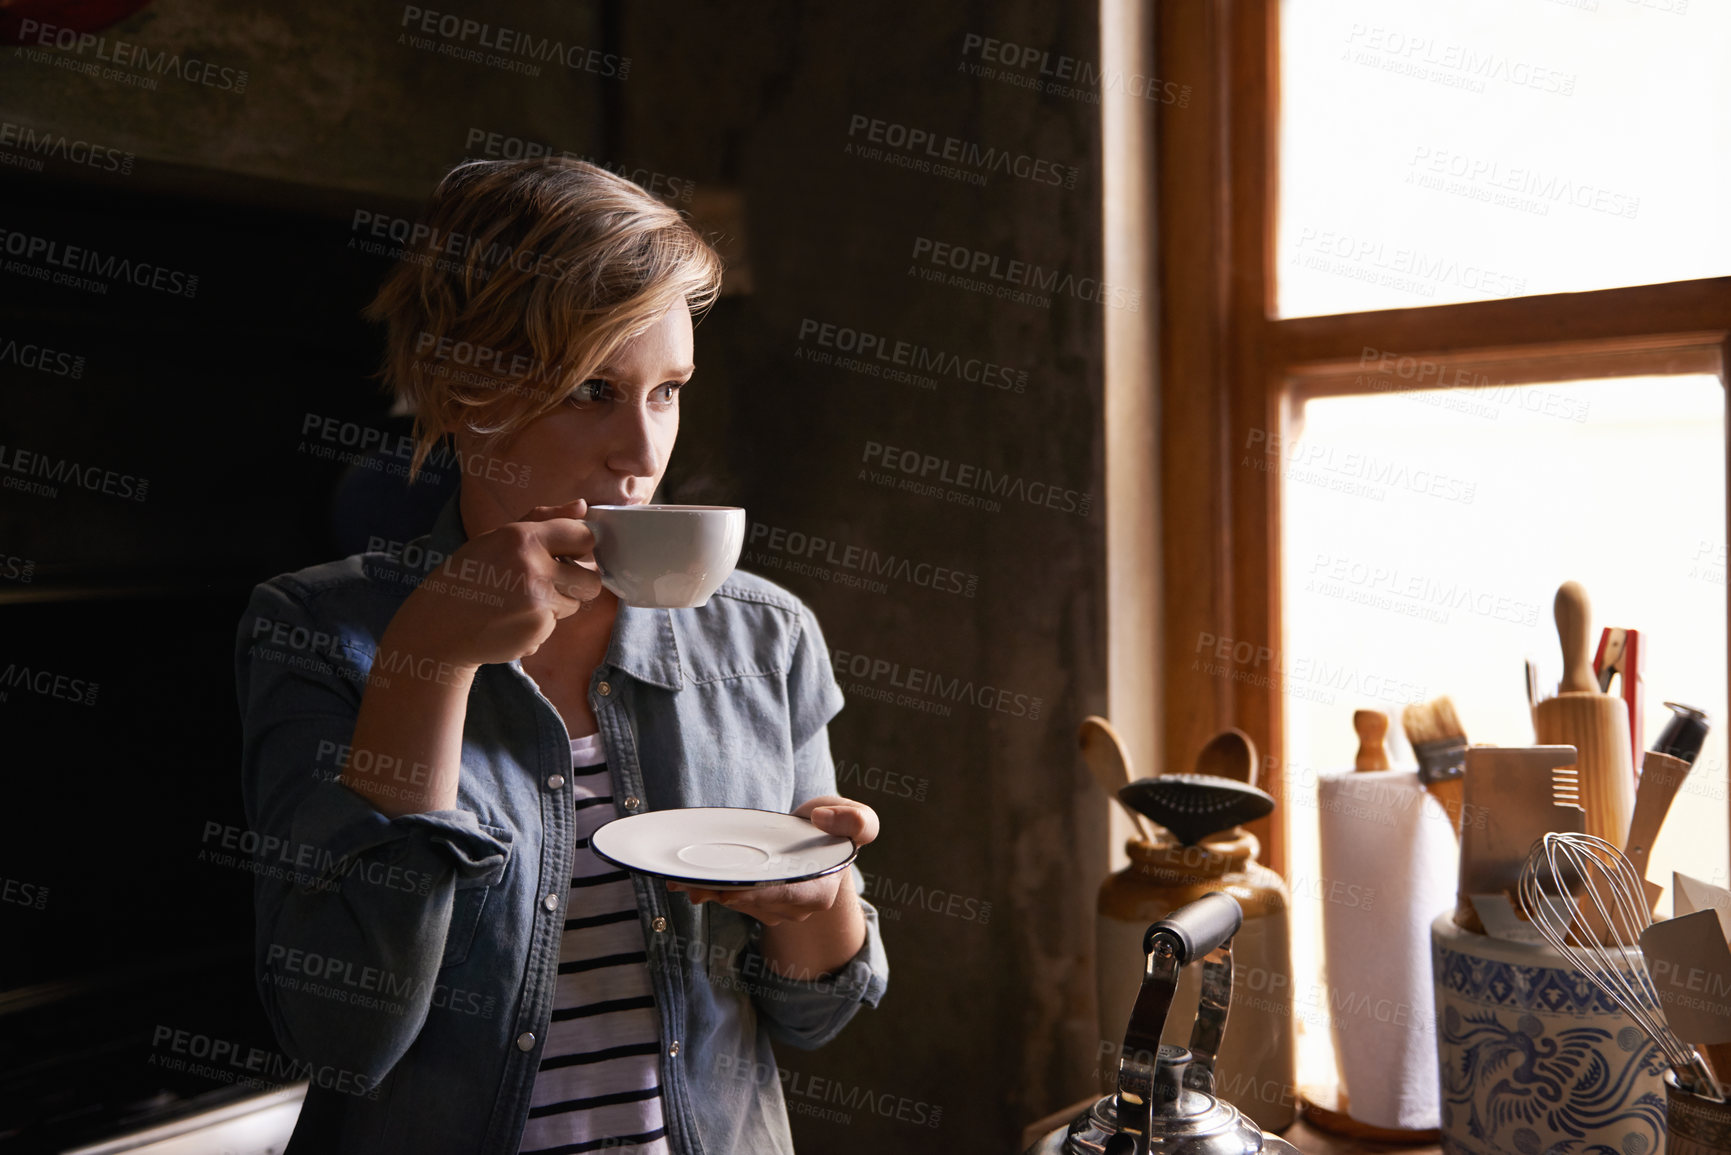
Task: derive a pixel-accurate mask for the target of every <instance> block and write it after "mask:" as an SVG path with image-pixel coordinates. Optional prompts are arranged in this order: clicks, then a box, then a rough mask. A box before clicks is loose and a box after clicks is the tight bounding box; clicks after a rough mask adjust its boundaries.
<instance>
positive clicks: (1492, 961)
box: [1431, 911, 1667, 1155]
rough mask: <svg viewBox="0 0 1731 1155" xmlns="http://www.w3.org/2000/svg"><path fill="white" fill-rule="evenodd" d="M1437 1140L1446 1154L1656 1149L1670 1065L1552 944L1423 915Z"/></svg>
mask: <svg viewBox="0 0 1731 1155" xmlns="http://www.w3.org/2000/svg"><path fill="white" fill-rule="evenodd" d="M1431 966H1432V978H1433V981H1434V983H1435V987H1436V1030H1437V1057H1438V1060H1439V1064H1440V1074H1441V1081H1442V1146H1443V1150H1444V1151H1446V1152H1452V1153H1455V1155H1661V1153H1662V1152H1663V1151H1664V1149H1665V1089H1664V1085H1663V1083H1662V1082H1661V1080H1662V1078H1663V1076H1664V1073H1665V1071H1666V1070H1667V1067H1666V1065H1665V1062H1664V1060H1663V1058H1662V1057H1661V1056H1660V1053H1659V1048H1658V1047H1657V1046H1655V1045H1654V1044H1653V1041H1652V1040H1651V1039H1649V1038H1648V1037H1647V1036H1646V1034H1645V1033H1643V1032H1642V1030H1641V1029H1640V1028H1639V1027H1637V1026H1636V1025H1635V1023H1634V1021H1633V1020H1631V1019H1630V1018H1629V1016H1627V1015H1625V1014H1624V1013H1623V1012H1622V1011H1620V1010H1618V1009H1617V1006H1616V1004H1614V1003H1612V1002H1611V1000H1610V999H1609V998H1607V997H1606V996H1605V994H1604V992H1602V991H1600V990H1599V988H1598V987H1597V986H1596V985H1594V984H1593V982H1592V981H1591V980H1589V979H1588V978H1587V976H1586V975H1584V974H1582V973H1581V972H1580V971H1577V970H1574V969H1573V968H1571V967H1570V966H1569V965H1568V964H1567V962H1565V960H1564V959H1563V957H1562V956H1561V955H1560V954H1558V953H1557V951H1556V950H1555V949H1553V948H1552V947H1551V946H1550V945H1548V944H1544V943H1539V944H1532V945H1529V944H1527V943H1518V942H1509V941H1508V940H1506V939H1498V938H1490V937H1488V936H1486V935H1482V934H1472V933H1470V932H1468V931H1464V930H1462V929H1460V928H1459V927H1457V926H1456V925H1455V924H1454V917H1453V912H1452V911H1451V912H1448V913H1445V914H1443V915H1441V916H1439V917H1438V918H1437V920H1436V921H1435V922H1433V923H1432V924H1431Z"/></svg>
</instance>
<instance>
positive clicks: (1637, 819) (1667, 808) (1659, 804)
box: [1623, 750, 1689, 914]
mask: <svg viewBox="0 0 1731 1155" xmlns="http://www.w3.org/2000/svg"><path fill="white" fill-rule="evenodd" d="M1688 776H1689V763H1687V762H1685V761H1683V759H1681V758H1673V757H1671V755H1669V754H1661V753H1660V752H1659V751H1657V750H1649V751H1647V753H1646V756H1645V757H1643V758H1642V759H1641V784H1640V785H1639V786H1637V787H1636V788H1635V815H1634V817H1633V818H1631V819H1629V838H1628V841H1627V842H1625V843H1624V844H1623V854H1624V856H1625V857H1627V858H1628V860H1629V865H1630V866H1632V867H1634V868H1635V877H1637V878H1639V879H1640V880H1641V886H1642V888H1643V889H1645V890H1646V892H1647V912H1648V913H1649V914H1651V913H1652V911H1653V905H1654V904H1655V903H1657V902H1658V901H1659V896H1660V895H1661V894H1663V893H1664V892H1665V888H1664V887H1662V886H1660V885H1658V884H1657V883H1653V882H1648V881H1647V859H1648V858H1649V857H1650V856H1651V855H1652V853H1653V843H1654V842H1656V841H1658V839H1659V830H1660V828H1661V827H1663V826H1664V825H1665V815H1667V814H1669V813H1670V812H1671V802H1672V800H1673V799H1675V798H1676V797H1677V791H1678V790H1680V789H1682V787H1683V779H1685V778H1687V777H1688Z"/></svg>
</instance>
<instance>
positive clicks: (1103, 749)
mask: <svg viewBox="0 0 1731 1155" xmlns="http://www.w3.org/2000/svg"><path fill="white" fill-rule="evenodd" d="M1076 742H1077V744H1078V745H1079V746H1081V748H1082V760H1083V761H1084V762H1086V763H1088V770H1089V772H1090V773H1092V774H1093V775H1094V781H1095V782H1097V783H1098V784H1099V786H1100V789H1102V790H1104V791H1105V792H1106V797H1108V798H1110V799H1112V801H1114V802H1116V803H1117V804H1118V805H1120V806H1122V807H1123V808H1124V813H1126V814H1128V815H1129V816H1130V822H1131V824H1132V825H1133V826H1135V828H1136V836H1137V837H1138V838H1140V839H1141V840H1142V841H1144V842H1152V841H1154V836H1153V834H1152V833H1150V832H1149V830H1148V824H1147V823H1146V822H1144V821H1142V816H1141V815H1140V814H1138V813H1137V812H1136V811H1135V810H1132V809H1131V808H1130V805H1129V804H1128V803H1127V802H1125V801H1124V800H1123V799H1122V798H1120V797H1119V796H1118V791H1119V790H1120V789H1122V788H1123V787H1125V786H1127V785H1129V783H1130V779H1131V777H1132V775H1131V773H1130V751H1129V750H1127V749H1125V748H1124V740H1123V739H1122V738H1120V737H1118V731H1116V730H1114V729H1112V723H1110V722H1108V721H1106V719H1104V718H1102V717H1100V715H1098V714H1090V715H1088V716H1087V717H1086V718H1083V719H1082V726H1081V728H1080V729H1079V730H1077V731H1076Z"/></svg>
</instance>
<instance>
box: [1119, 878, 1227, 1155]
mask: <svg viewBox="0 0 1731 1155" xmlns="http://www.w3.org/2000/svg"><path fill="white" fill-rule="evenodd" d="M1243 924H1244V910H1243V908H1242V907H1240V906H1239V905H1238V900H1237V899H1235V898H1233V897H1232V896H1231V895H1230V894H1223V893H1219V892H1216V893H1214V894H1207V895H1204V896H1202V897H1201V898H1199V899H1197V900H1196V901H1195V902H1192V903H1190V904H1188V905H1186V906H1183V907H1180V908H1179V909H1178V910H1175V911H1173V912H1172V913H1171V914H1170V915H1168V916H1167V917H1165V918H1163V919H1161V920H1160V921H1159V922H1157V923H1155V924H1154V925H1153V926H1150V927H1149V928H1148V932H1147V933H1146V934H1144V935H1143V936H1142V950H1143V953H1144V954H1145V955H1146V956H1147V963H1146V966H1145V968H1144V970H1143V973H1142V987H1141V990H1139V991H1138V992H1137V994H1136V1004H1135V1006H1134V1007H1133V1008H1131V1011H1130V1025H1129V1026H1128V1027H1127V1028H1126V1029H1125V1031H1124V1049H1123V1050H1122V1051H1121V1052H1120V1054H1119V1059H1118V1096H1117V1098H1118V1128H1119V1132H1120V1134H1124V1133H1128V1134H1130V1135H1132V1136H1134V1137H1135V1143H1136V1147H1135V1150H1136V1151H1137V1153H1138V1155H1141V1153H1142V1152H1146V1151H1147V1150H1148V1136H1149V1135H1151V1134H1152V1133H1153V1123H1154V1099H1155V1071H1156V1069H1157V1067H1158V1063H1159V1052H1160V1036H1161V1035H1162V1034H1163V1033H1164V1032H1165V1030H1166V1015H1167V1012H1169V1011H1170V1010H1171V1009H1172V995H1173V993H1174V992H1175V991H1176V990H1177V989H1178V972H1179V971H1180V970H1182V969H1183V968H1184V966H1185V964H1186V963H1189V962H1191V961H1192V960H1194V959H1199V958H1200V959H1203V960H1204V962H1203V967H1202V999H1201V1002H1200V1004H1199V1005H1198V1007H1197V1013H1196V1025H1195V1026H1194V1027H1193V1028H1192V1029H1191V1032H1190V1050H1191V1054H1192V1061H1191V1062H1190V1063H1189V1066H1188V1068H1187V1069H1186V1071H1185V1072H1184V1085H1185V1086H1187V1087H1190V1088H1192V1089H1194V1090H1199V1091H1205V1092H1209V1093H1212V1092H1213V1090H1214V1056H1215V1054H1216V1052H1218V1051H1219V1049H1220V1039H1221V1036H1222V1034H1223V1033H1224V1032H1225V1029H1226V1006H1227V1003H1228V1002H1229V1001H1230V998H1231V995H1232V936H1233V935H1235V934H1237V933H1238V928H1239V927H1240V926H1242V925H1243Z"/></svg>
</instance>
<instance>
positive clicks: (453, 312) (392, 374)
mask: <svg viewBox="0 0 1731 1155" xmlns="http://www.w3.org/2000/svg"><path fill="white" fill-rule="evenodd" d="M411 238H412V240H411V244H410V245H409V246H407V247H406V249H405V252H404V254H403V256H402V259H401V260H400V261H399V262H398V263H397V265H396V267H395V268H393V269H392V270H391V272H390V274H389V275H388V276H387V277H386V278H385V282H384V284H383V285H382V286H380V288H379V292H378V295H377V296H375V297H374V298H373V301H372V303H371V304H370V305H368V306H367V310H366V315H367V317H368V318H369V319H370V320H373V321H381V322H383V323H384V324H385V326H386V338H385V341H386V352H385V364H384V370H383V374H382V375H383V377H384V379H385V383H386V386H387V387H388V388H389V389H390V390H391V392H392V393H394V394H395V395H396V397H397V400H398V402H399V403H400V405H401V406H402V407H404V408H407V409H408V410H409V411H410V412H412V413H413V414H414V417H415V430H414V436H415V454H414V458H413V460H412V462H411V463H410V476H411V477H413V476H415V475H416V474H417V473H418V472H419V471H420V468H421V466H422V464H423V463H424V462H425V461H426V459H427V456H428V454H429V453H431V452H432V450H433V448H434V447H435V446H436V445H437V444H438V443H439V440H440V439H441V438H442V437H444V436H445V435H446V434H447V433H452V432H455V431H456V430H458V429H466V430H468V431H469V432H471V433H475V434H478V435H480V436H482V437H483V438H485V439H487V440H488V441H492V440H495V439H498V438H504V437H509V436H510V435H512V434H514V433H516V432H518V431H519V430H521V429H522V428H523V427H524V426H526V425H528V424H529V423H530V422H532V421H534V420H536V419H537V418H540V417H542V416H545V415H546V414H548V413H551V412H553V411H554V410H556V409H558V407H559V406H560V405H562V404H563V403H564V401H565V399H566V397H568V396H569V395H570V393H571V391H572V390H574V389H576V388H577V387H578V386H579V385H581V384H582V383H583V382H584V381H586V380H588V379H589V378H591V377H593V376H594V374H595V371H596V369H598V368H600V367H601V366H603V365H605V364H606V363H607V361H608V360H609V359H610V358H611V357H612V356H613V355H614V354H615V353H616V352H618V350H619V349H620V347H621V346H623V345H624V344H625V343H626V342H628V341H630V340H631V339H632V338H633V337H635V336H637V335H638V334H640V333H642V332H643V331H644V330H645V329H647V328H648V327H649V326H651V325H652V324H654V323H655V322H656V321H657V320H659V319H660V317H661V316H662V315H663V314H664V313H665V312H666V311H667V310H668V309H669V308H670V307H672V306H673V305H675V304H677V303H680V302H684V303H685V305H686V306H688V307H689V308H690V309H691V311H692V313H693V315H694V316H695V315H700V314H701V313H702V312H703V311H704V310H705V309H707V308H708V307H709V306H710V305H711V304H712V303H714V301H715V297H716V294H717V293H718V292H719V290H720V287H721V273H722V262H721V257H720V256H719V255H717V253H716V252H715V250H714V249H713V248H711V247H710V246H709V245H708V244H707V243H706V242H705V241H704V240H703V238H702V237H700V236H699V235H698V234H697V231H696V230H695V229H693V228H692V227H691V225H689V224H688V223H687V222H686V220H685V218H684V217H682V216H681V215H680V214H679V212H678V211H677V210H675V209H672V208H670V207H668V206H667V205H665V204H663V203H662V202H660V201H658V200H656V199H655V198H654V197H652V196H650V195H649V194H648V193H646V192H644V191H643V189H642V188H640V187H638V186H637V185H635V184H633V183H632V182H630V181H628V180H626V179H625V178H624V177H620V176H616V175H614V174H613V173H610V172H608V171H606V170H605V169H602V168H598V167H597V166H595V165H592V164H588V163H586V162H584V161H580V160H575V159H572V158H569V157H540V158H536V159H533V160H516V161H470V162H468V163H466V164H460V165H458V166H457V167H456V168H453V169H452V170H451V171H450V172H448V173H446V174H445V177H444V179H442V180H441V181H440V182H439V186H438V188H437V189H435V190H434V192H433V197H432V201H431V202H430V203H429V205H428V207H427V211H426V213H425V215H424V217H423V219H422V222H421V225H420V226H419V227H417V228H416V229H415V230H414V232H413V233H412V234H411Z"/></svg>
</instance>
